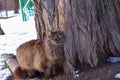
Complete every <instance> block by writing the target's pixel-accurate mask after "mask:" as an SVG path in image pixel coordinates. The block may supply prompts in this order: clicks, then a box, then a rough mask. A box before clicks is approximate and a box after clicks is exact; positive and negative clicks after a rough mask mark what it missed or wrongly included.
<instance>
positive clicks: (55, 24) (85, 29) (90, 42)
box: [34, 0, 120, 67]
mask: <svg viewBox="0 0 120 80" xmlns="http://www.w3.org/2000/svg"><path fill="white" fill-rule="evenodd" d="M34 3H35V23H36V30H37V37H38V38H39V39H42V40H43V36H44V32H45V33H47V32H48V31H49V30H57V29H59V30H62V31H64V33H65V35H66V37H67V41H66V43H65V45H64V52H65V56H66V58H67V59H68V60H69V61H70V62H71V63H72V64H73V65H74V66H75V67H76V66H78V65H79V67H87V66H97V65H98V64H99V63H100V62H102V61H104V60H105V59H106V58H107V57H109V56H120V19H119V17H118V13H117V11H116V8H115V4H114V2H113V0H34Z"/></svg>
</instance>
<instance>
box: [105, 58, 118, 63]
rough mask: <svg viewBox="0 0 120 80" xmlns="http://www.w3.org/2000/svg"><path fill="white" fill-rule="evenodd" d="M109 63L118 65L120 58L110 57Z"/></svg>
mask: <svg viewBox="0 0 120 80" xmlns="http://www.w3.org/2000/svg"><path fill="white" fill-rule="evenodd" d="M107 61H108V62H111V63H116V62H119V61H120V57H109V58H108V59H107Z"/></svg>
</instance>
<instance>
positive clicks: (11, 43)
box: [0, 14, 36, 80]
mask: <svg viewBox="0 0 120 80" xmlns="http://www.w3.org/2000/svg"><path fill="white" fill-rule="evenodd" d="M0 24H1V27H2V29H3V31H4V32H5V35H0V58H1V54H3V53H13V54H16V49H17V47H18V46H19V45H20V44H22V43H23V42H26V41H28V40H31V39H36V30H35V23H34V18H31V19H30V20H28V21H26V22H23V21H22V17H21V14H20V15H17V16H14V17H11V18H8V19H0ZM10 75H11V72H10V71H9V69H8V68H6V66H5V62H4V60H3V59H0V80H7V78H8V77H9V76H10Z"/></svg>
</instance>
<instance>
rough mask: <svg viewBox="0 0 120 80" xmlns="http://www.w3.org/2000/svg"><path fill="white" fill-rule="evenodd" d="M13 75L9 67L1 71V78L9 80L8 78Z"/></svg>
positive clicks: (0, 79) (1, 79)
mask: <svg viewBox="0 0 120 80" xmlns="http://www.w3.org/2000/svg"><path fill="white" fill-rule="evenodd" d="M10 75H11V72H10V70H9V69H4V70H1V71H0V80H7V78H8V77H9V76H10Z"/></svg>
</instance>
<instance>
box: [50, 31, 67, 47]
mask: <svg viewBox="0 0 120 80" xmlns="http://www.w3.org/2000/svg"><path fill="white" fill-rule="evenodd" d="M49 38H50V39H51V41H52V42H53V43H54V44H56V45H62V44H63V43H65V41H66V37H65V35H64V33H63V32H62V31H60V30H56V31H50V32H49Z"/></svg>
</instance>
